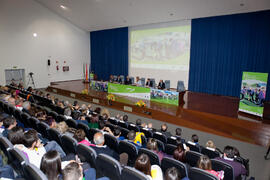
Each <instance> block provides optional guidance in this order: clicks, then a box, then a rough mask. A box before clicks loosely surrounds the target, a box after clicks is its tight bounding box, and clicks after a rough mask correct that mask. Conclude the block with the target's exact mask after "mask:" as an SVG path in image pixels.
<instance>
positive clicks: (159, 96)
mask: <svg viewBox="0 0 270 180" xmlns="http://www.w3.org/2000/svg"><path fill="white" fill-rule="evenodd" d="M178 100H179V93H178V92H173V91H165V90H160V89H151V101H155V102H160V103H165V104H173V105H176V106H178V104H179V102H178Z"/></svg>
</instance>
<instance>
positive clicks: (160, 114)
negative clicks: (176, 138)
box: [47, 80, 270, 146]
mask: <svg viewBox="0 0 270 180" xmlns="http://www.w3.org/2000/svg"><path fill="white" fill-rule="evenodd" d="M84 89H87V90H88V92H89V94H88V95H86V94H82V93H81V92H82V90H84ZM47 91H49V92H53V93H56V94H60V95H64V96H68V97H72V98H75V99H79V100H83V101H86V102H89V103H94V104H99V105H101V106H107V107H110V108H114V109H117V110H120V111H124V112H130V113H134V114H136V115H140V116H145V117H148V118H152V119H157V120H160V121H164V122H167V123H172V124H175V125H179V126H184V127H187V128H191V129H196V130H200V131H204V132H208V133H212V134H216V135H219V136H224V137H228V138H232V139H236V140H241V141H244V142H249V143H252V144H257V145H261V146H267V144H268V143H269V141H270V120H269V119H268V118H263V119H257V118H255V117H252V116H250V117H248V118H249V119H254V120H252V121H248V120H245V118H241V117H242V116H239V115H238V103H239V99H238V98H235V97H225V96H217V95H209V94H202V93H194V92H189V91H187V92H186V93H185V104H183V105H181V106H175V105H169V104H161V103H157V102H152V101H151V102H150V101H149V102H146V104H147V107H143V108H142V107H137V106H136V105H135V103H136V102H137V101H138V100H139V99H135V98H131V97H124V96H115V97H116V99H117V101H113V102H108V100H107V95H108V94H107V93H106V92H99V91H95V90H91V88H90V87H89V83H87V84H85V83H83V82H82V80H73V81H62V82H54V83H51V85H50V86H49V87H48V88H47ZM269 114H270V106H269V104H268V103H266V104H265V113H264V116H265V117H270V116H269Z"/></svg>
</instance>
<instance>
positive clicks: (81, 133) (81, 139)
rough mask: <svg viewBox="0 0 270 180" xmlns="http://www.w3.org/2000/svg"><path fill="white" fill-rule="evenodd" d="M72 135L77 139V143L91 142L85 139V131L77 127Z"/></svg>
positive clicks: (86, 143) (87, 143)
mask: <svg viewBox="0 0 270 180" xmlns="http://www.w3.org/2000/svg"><path fill="white" fill-rule="evenodd" d="M73 137H74V139H76V140H77V141H78V144H85V145H86V146H90V145H91V143H90V142H89V141H88V140H87V139H85V132H84V130H82V129H77V130H76V131H75V134H74V136H73Z"/></svg>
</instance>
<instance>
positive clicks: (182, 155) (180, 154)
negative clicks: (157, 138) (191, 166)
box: [173, 143, 189, 163]
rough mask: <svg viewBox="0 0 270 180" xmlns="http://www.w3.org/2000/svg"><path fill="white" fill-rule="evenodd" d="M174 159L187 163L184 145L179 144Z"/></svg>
mask: <svg viewBox="0 0 270 180" xmlns="http://www.w3.org/2000/svg"><path fill="white" fill-rule="evenodd" d="M188 150H189V149H187V151H188ZM173 158H174V159H176V160H178V161H181V162H183V163H185V162H186V150H185V149H184V145H183V144H182V143H179V144H178V146H177V148H176V149H175V150H174V152H173Z"/></svg>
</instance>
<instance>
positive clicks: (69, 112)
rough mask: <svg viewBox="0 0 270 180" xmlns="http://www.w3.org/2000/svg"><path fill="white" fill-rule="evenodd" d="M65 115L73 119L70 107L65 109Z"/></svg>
mask: <svg viewBox="0 0 270 180" xmlns="http://www.w3.org/2000/svg"><path fill="white" fill-rule="evenodd" d="M64 116H65V118H66V119H72V117H71V109H70V108H66V109H65V110H64Z"/></svg>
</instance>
